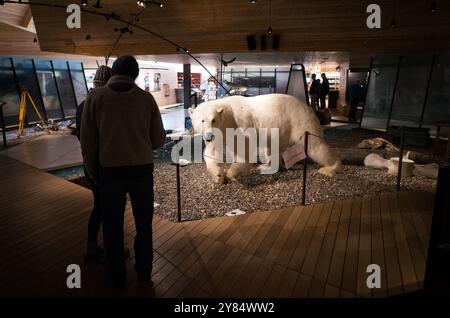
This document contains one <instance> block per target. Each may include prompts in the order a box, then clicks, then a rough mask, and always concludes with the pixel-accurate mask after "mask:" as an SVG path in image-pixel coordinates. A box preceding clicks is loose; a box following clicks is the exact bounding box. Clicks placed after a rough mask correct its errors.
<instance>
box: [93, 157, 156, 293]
mask: <svg viewBox="0 0 450 318" xmlns="http://www.w3.org/2000/svg"><path fill="white" fill-rule="evenodd" d="M100 191H101V192H100V193H101V195H100V198H101V210H102V219H103V237H104V243H105V253H106V261H107V265H108V270H109V274H110V278H111V280H112V283H113V284H114V285H122V284H123V283H124V281H125V274H126V269H125V259H124V230H123V225H124V212H125V205H126V194H127V193H129V194H130V199H131V205H132V208H133V216H134V221H135V225H136V237H135V240H134V251H135V258H136V264H135V269H136V272H137V275H138V280H140V281H147V280H149V279H150V277H151V271H152V261H153V246H152V219H153V164H149V165H142V166H127V167H117V168H104V167H102V168H100Z"/></svg>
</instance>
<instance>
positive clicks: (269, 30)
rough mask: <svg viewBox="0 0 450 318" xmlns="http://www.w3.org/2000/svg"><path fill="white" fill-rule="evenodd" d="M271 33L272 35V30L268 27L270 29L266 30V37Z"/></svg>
mask: <svg viewBox="0 0 450 318" xmlns="http://www.w3.org/2000/svg"><path fill="white" fill-rule="evenodd" d="M272 33H273V30H272V27H271V26H270V27H269V28H268V29H267V35H272Z"/></svg>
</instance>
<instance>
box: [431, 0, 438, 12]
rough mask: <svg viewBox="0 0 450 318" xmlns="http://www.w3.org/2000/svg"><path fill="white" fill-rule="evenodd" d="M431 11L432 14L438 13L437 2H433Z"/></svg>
mask: <svg viewBox="0 0 450 318" xmlns="http://www.w3.org/2000/svg"><path fill="white" fill-rule="evenodd" d="M430 10H431V12H432V13H436V12H437V3H436V0H433V2H431V6H430Z"/></svg>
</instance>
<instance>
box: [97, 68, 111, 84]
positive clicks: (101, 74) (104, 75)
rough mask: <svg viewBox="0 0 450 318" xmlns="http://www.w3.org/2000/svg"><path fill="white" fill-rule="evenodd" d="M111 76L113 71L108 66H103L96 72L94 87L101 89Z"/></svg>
mask: <svg viewBox="0 0 450 318" xmlns="http://www.w3.org/2000/svg"><path fill="white" fill-rule="evenodd" d="M111 76H112V69H111V68H110V67H108V66H106V65H101V66H100V67H99V68H98V69H97V71H96V72H95V76H94V86H95V87H101V86H104V85H106V83H107V82H108V80H109V78H110V77H111Z"/></svg>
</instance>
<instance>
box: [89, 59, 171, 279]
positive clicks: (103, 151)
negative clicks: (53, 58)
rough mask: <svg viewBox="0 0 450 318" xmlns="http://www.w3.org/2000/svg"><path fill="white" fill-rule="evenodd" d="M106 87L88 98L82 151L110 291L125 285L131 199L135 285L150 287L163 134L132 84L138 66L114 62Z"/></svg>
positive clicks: (151, 102)
mask: <svg viewBox="0 0 450 318" xmlns="http://www.w3.org/2000/svg"><path fill="white" fill-rule="evenodd" d="M112 71H113V76H112V77H111V78H110V80H109V81H108V83H107V84H106V85H105V86H103V87H101V88H98V89H95V90H93V91H92V92H91V93H90V94H89V95H88V97H87V99H86V102H85V106H84V112H83V117H82V126H83V129H82V131H81V146H82V151H83V159H84V163H85V165H86V170H87V172H88V174H89V176H90V178H91V179H93V180H94V182H96V183H97V184H99V186H100V199H101V205H100V206H101V212H102V220H103V237H104V243H105V254H106V261H107V267H108V273H109V278H110V281H111V284H112V286H113V287H116V288H121V287H123V286H124V285H125V274H126V269H125V260H124V246H123V245H124V230H123V224H124V212H125V206H126V194H127V193H129V194H130V198H131V205H132V207H133V216H134V220H135V224H136V237H135V240H134V251H135V258H136V264H135V270H136V273H137V277H138V281H139V282H140V283H146V282H151V271H152V261H153V247H152V219H153V163H152V159H153V149H157V148H160V147H162V146H163V144H164V142H165V139H166V133H165V130H164V127H163V123H162V119H161V114H160V112H159V109H158V105H157V104H156V102H155V99H154V98H153V96H152V95H151V94H150V93H148V92H145V91H144V90H142V89H140V88H139V87H137V86H136V84H135V83H134V82H135V80H136V78H137V77H138V75H139V65H138V63H137V61H136V59H135V58H134V57H132V56H122V57H119V58H118V59H117V60H116V61H115V62H114V64H113V66H112Z"/></svg>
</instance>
